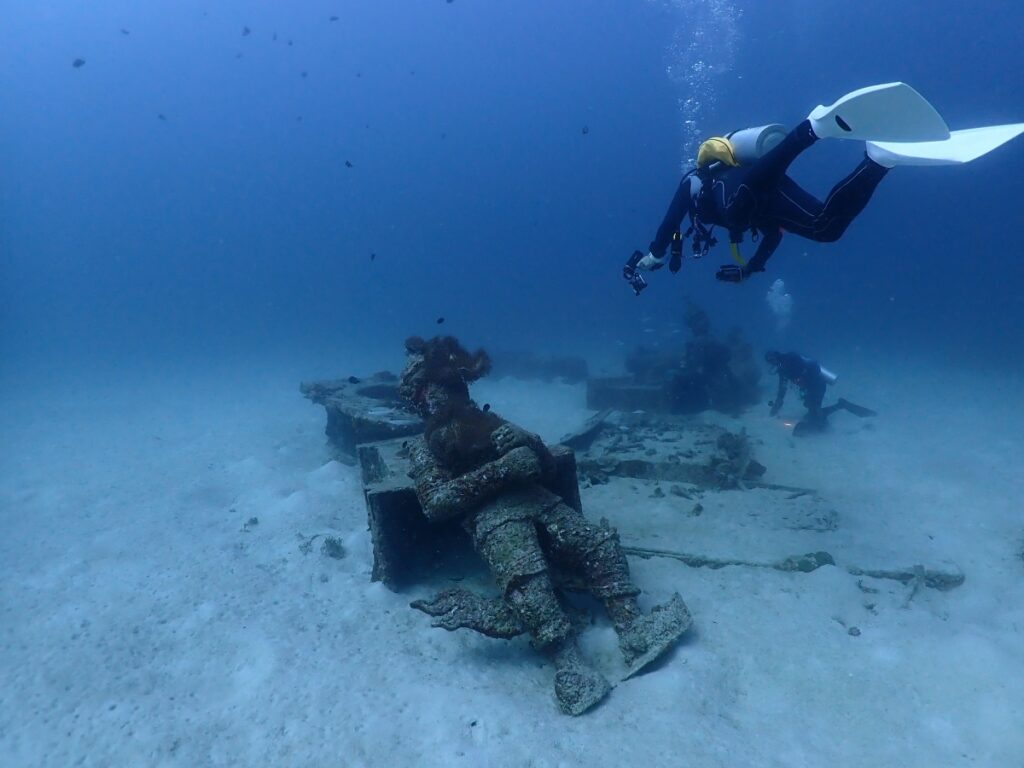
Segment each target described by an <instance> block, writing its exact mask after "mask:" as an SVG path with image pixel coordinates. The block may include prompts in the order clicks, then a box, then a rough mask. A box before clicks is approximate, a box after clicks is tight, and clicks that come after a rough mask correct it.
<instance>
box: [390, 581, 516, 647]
mask: <svg viewBox="0 0 1024 768" xmlns="http://www.w3.org/2000/svg"><path fill="white" fill-rule="evenodd" d="M410 606H411V607H413V608H415V609H416V610H418V611H423V612H424V613H425V614H427V615H428V616H433V617H434V620H433V621H432V622H430V623H431V625H432V626H434V627H438V628H440V629H447V630H448V631H449V632H451V631H452V630H456V629H460V628H462V627H465V628H466V629H472V630H475V631H477V632H480V633H482V634H484V635H487V636H488V637H498V638H505V639H507V638H511V637H515V636H516V635H519V634H521V633H522V632H524V631H525V628H524V627H523V625H522V624H520V623H519V619H518V618H517V617H516V615H515V613H514V612H513V611H512V610H511V609H510V608H509V607H508V606H507V605H506V604H505V602H504V601H503V600H502V599H501V598H494V599H492V600H487V599H484V598H482V597H480V596H479V595H474V594H473V593H472V592H468V591H466V590H464V589H448V590H445V591H444V592H441V593H440V594H438V595H436V596H435V597H434V598H433V599H432V600H414V601H413V602H412V603H410Z"/></svg>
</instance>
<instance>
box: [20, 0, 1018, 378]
mask: <svg viewBox="0 0 1024 768" xmlns="http://www.w3.org/2000/svg"><path fill="white" fill-rule="evenodd" d="M2 6H3V16H4V19H5V21H4V24H3V25H2V27H0V100H2V109H0V169H2V171H0V292H2V293H0V313H2V314H0V344H2V351H3V365H4V367H5V369H6V371H5V374H7V375H11V374H12V371H24V370H28V369H30V368H31V369H36V370H47V371H57V370H59V371H65V372H66V371H71V370H74V369H75V368H76V367H88V366H95V365H101V364H102V365H112V366H115V367H116V366H119V365H129V364H131V363H134V362H137V361H141V360H172V359H181V360H186V359H188V360H202V359H205V358H218V357H223V356H224V355H233V354H251V355H267V356H269V355H272V354H275V353H281V354H288V355H292V356H298V357H302V356H303V355H308V359H309V360H316V361H318V362H317V365H320V364H321V363H322V362H323V361H327V360H330V359H338V360H339V366H340V360H341V358H343V357H344V355H345V354H347V353H348V352H351V351H352V350H353V349H356V348H358V349H359V350H361V351H363V352H365V351H367V350H370V351H373V352H379V353H380V355H381V356H382V359H384V360H394V361H395V364H399V363H400V361H401V341H402V339H403V338H404V337H405V336H406V335H408V334H411V333H418V334H431V333H434V332H435V331H437V330H443V331H446V332H450V333H454V334H457V335H459V336H460V337H462V338H463V339H464V340H465V341H466V342H467V343H474V344H475V343H483V344H488V345H496V346H502V347H525V346H530V347H534V348H537V349H542V350H551V351H580V352H582V353H584V354H587V355H589V356H594V357H601V356H605V357H607V358H608V359H609V360H613V359H614V358H615V357H616V356H617V355H619V354H620V350H621V349H623V348H624V347H628V346H629V345H631V344H632V343H633V342H634V341H635V340H637V339H642V338H643V336H642V332H643V330H644V328H645V327H647V326H649V325H650V324H652V323H653V324H654V325H655V326H658V327H660V326H662V325H663V324H666V323H668V322H670V321H673V320H678V319H679V315H680V309H679V307H680V304H681V302H682V299H683V298H684V297H689V298H692V299H694V300H696V301H698V302H700V303H701V304H703V305H704V306H705V307H706V308H707V309H708V311H709V312H710V313H711V315H712V317H713V319H714V320H715V322H716V323H717V324H720V325H721V326H722V327H724V326H726V325H731V324H740V325H742V326H743V327H744V328H745V329H746V330H747V332H748V334H749V335H750V336H751V337H752V338H753V339H754V340H755V341H756V342H757V343H758V344H764V345H767V344H774V345H779V344H783V345H786V344H788V345H789V346H798V347H801V348H806V349H807V350H808V351H809V352H811V353H813V354H817V355H819V356H824V357H827V356H828V351H829V350H830V349H835V348H839V347H841V346H842V347H847V348H849V347H851V346H854V345H856V346H858V347H860V348H864V349H880V350H887V351H888V350H892V349H903V348H906V347H907V345H913V348H914V349H916V350H919V351H921V352H922V353H923V354H928V355H932V356H940V357H949V356H952V357H969V358H970V359H971V360H972V361H978V362H980V363H981V364H983V365H993V366H995V365H1000V364H1003V363H1007V362H1010V363H1011V364H1016V363H1017V359H1016V358H1017V357H1018V356H1019V355H1017V354H1016V353H1019V352H1020V351H1021V349H1022V345H1021V342H1020V340H1019V337H1018V336H1017V334H1016V331H1015V329H1016V328H1017V327H1018V325H1019V323H1020V321H1021V318H1022V315H1024V308H1022V303H1021V300H1020V291H1021V286H1022V285H1024V266H1022V262H1021V259H1020V258H1019V254H1020V247H1021V246H1020V243H1021V236H1022V232H1024V214H1022V213H1021V197H1022V188H1021V178H1022V176H1024V141H1020V140H1019V141H1017V142H1015V143H1013V144H1011V145H1008V146H1006V147H1003V148H1002V149H1000V150H999V151H997V152H994V153H992V154H991V155H989V156H987V157H984V158H982V159H980V160H978V161H977V162H975V163H973V164H971V165H970V166H967V167H961V168H937V169H936V168H926V169H898V170H897V171H895V172H894V173H892V174H890V177H889V178H888V179H887V180H886V181H885V182H884V183H883V185H882V186H881V188H880V189H879V190H878V192H877V194H876V196H875V198H874V200H873V201H872V203H871V205H870V206H869V208H868V209H867V210H866V212H865V213H864V214H863V215H862V217H861V218H860V220H858V221H857V222H856V223H855V224H854V226H852V227H851V229H850V230H849V232H848V233H847V235H846V236H845V237H844V239H843V240H842V241H841V242H839V243H836V244H831V245H818V244H815V243H809V242H805V241H800V240H798V239H797V238H795V237H790V238H787V240H786V242H784V244H783V246H782V247H781V249H780V250H779V252H778V253H777V254H776V256H775V257H774V259H773V260H772V261H771V263H770V264H769V272H768V274H767V275H762V276H759V277H758V278H757V279H756V280H754V281H751V282H750V283H747V284H745V285H742V286H738V287H737V286H728V285H720V284H717V283H716V282H715V281H714V279H713V273H714V268H715V267H716V266H717V264H718V263H719V262H725V261H726V260H727V259H726V258H725V257H726V254H725V253H724V252H723V250H722V247H721V246H720V247H719V251H718V252H716V253H713V254H712V255H711V256H710V257H709V258H708V259H707V261H705V262H704V263H693V262H689V263H687V264H686V265H685V267H684V269H683V271H682V272H681V273H680V274H679V275H677V276H674V277H673V276H670V275H668V274H667V272H665V273H660V274H658V275H655V276H654V277H653V279H652V285H651V287H650V289H649V290H648V291H647V292H646V293H645V294H644V295H643V296H642V297H640V298H635V297H634V296H633V295H632V293H631V292H630V291H629V289H628V287H627V286H626V284H625V283H624V282H623V281H622V279H621V277H620V267H621V264H622V262H623V261H624V260H625V258H626V257H627V256H628V255H629V253H630V252H631V251H632V250H633V249H634V248H641V249H646V245H647V243H648V242H649V241H650V239H651V237H652V235H653V232H654V229H655V228H656V227H657V225H658V223H659V222H660V220H661V216H662V215H663V213H664V209H665V208H666V206H667V205H668V202H669V200H670V198H671V196H672V193H673V191H674V189H675V186H676V184H677V182H678V177H679V174H680V172H681V170H683V169H684V167H685V165H686V160H687V158H689V157H692V156H693V154H694V152H695V145H694V139H695V138H699V137H703V136H706V135H712V134H717V133H722V132H725V131H727V130H731V129H734V128H737V127H742V126H745V125H751V124H760V123H764V122H767V121H778V122H782V123H785V124H787V125H791V124H794V123H795V122H797V121H798V120H800V119H801V118H803V117H804V116H805V115H806V114H807V112H808V111H809V110H810V109H811V108H812V107H813V106H815V105H816V104H818V103H821V102H830V101H832V100H833V99H835V98H836V97H838V96H839V95H841V94H842V93H845V92H846V91H848V90H851V89H853V88H855V87H859V86H862V85H865V84H869V83H874V82H885V81H890V80H897V79H898V80H904V81H906V82H909V83H911V84H912V85H914V86H915V87H916V88H917V89H918V90H920V91H921V92H922V93H923V94H925V95H926V96H927V97H928V98H929V99H930V100H931V101H932V102H933V103H934V104H935V105H936V106H937V108H938V109H939V110H940V111H941V112H942V114H943V115H944V116H945V117H946V119H947V121H948V122H949V123H950V125H951V127H953V128H961V127H970V126H976V125H985V124H992V123H1005V122H1014V121H1021V120H1024V79H1022V78H1021V77H1019V72H1021V71H1024V50H1022V46H1021V45H1020V39H1019V30H1020V27H1021V23H1022V17H1024V12H1022V11H1021V10H1020V5H1019V4H1018V3H1013V2H1009V1H1008V0H1005V1H1004V0H985V1H984V2H980V3H973V4H970V5H968V4H964V3H962V2H955V1H954V0H935V2H932V3H929V4H928V7H927V9H923V8H922V7H921V6H920V5H919V4H894V3H891V2H882V0H866V1H864V2H858V3H826V2H819V3H810V2H806V1H805V0H800V1H799V2H796V1H790V2H786V3H753V2H739V0H736V1H735V2H726V1H724V0H677V1H676V2H644V1H642V0H592V1H591V2H588V3H586V5H585V6H584V5H583V4H581V3H579V2H568V1H567V0H555V1H552V0H544V2H541V1H540V0H530V1H527V2H516V3H495V2H488V3H484V2H479V1H478V0H455V2H452V3H446V2H444V0H429V1H428V0H423V1H421V2H411V1H409V0H406V1H404V2H399V1H398V0H375V2H372V3H368V2H367V3H353V2H343V1H340V0H334V1H333V2H321V1H320V0H317V1H315V2H305V3H302V4H300V5H299V6H297V7H293V6H291V5H290V4H289V6H288V8H287V9H286V5H285V4H282V3H273V2H256V3H241V2H217V3H214V2H210V0H203V1H202V2H200V1H198V0H178V1H176V2H173V3H170V2H158V3H145V4H140V3H131V2H126V1H122V2H118V1H116V0H104V1H103V2H94V3H88V4H86V3H73V2H45V3H35V2H32V3H29V2H15V1H14V0H6V1H5V2H3V3H2ZM332 15H334V16H338V17H339V18H338V19H337V20H336V21H331V20H330V17H331V16H332ZM244 27H248V28H249V29H250V30H251V33H250V34H249V35H243V28H244ZM122 28H123V29H124V30H127V31H128V32H129V34H123V33H122V32H121V31H120V30H121V29H122ZM275 36H276V40H275V39H274V38H275ZM79 57H80V58H82V59H84V60H85V64H84V65H83V66H81V67H79V68H75V67H73V66H72V61H73V60H74V59H76V58H79ZM303 73H306V76H305V77H304V76H303ZM160 115H162V116H163V118H164V119H161V118H160V117H159V116H160ZM684 121H690V122H689V123H686V122H684ZM584 128H585V129H586V132H584ZM861 151H862V146H861V145H859V144H856V143H854V142H849V143H846V142H823V143H822V144H821V145H819V146H817V147H814V148H813V149H812V150H811V151H809V152H808V153H807V154H806V155H805V156H804V157H802V158H801V159H800V160H799V161H798V163H797V165H796V166H795V167H794V169H793V172H794V175H795V176H796V178H797V179H798V180H799V181H801V182H802V183H804V184H805V185H806V186H807V187H808V188H809V189H810V190H812V191H814V192H815V193H817V194H818V195H819V196H821V195H824V194H825V193H826V192H827V190H828V189H829V187H830V186H831V185H832V183H834V182H835V181H836V180H837V179H839V178H841V177H842V175H844V174H845V173H846V172H847V171H848V170H849V169H850V168H852V167H853V165H855V164H856V163H857V162H858V160H859V157H860V153H861ZM346 161H348V162H349V163H351V167H347V166H346ZM371 254H376V256H375V258H373V259H372V260H371ZM709 262H710V263H709ZM776 277H781V278H783V279H784V280H785V281H786V285H787V287H788V290H789V291H790V292H791V294H792V295H793V298H794V305H795V309H794V316H793V321H792V323H791V325H790V327H789V329H788V330H787V331H786V336H785V337H782V338H780V337H779V335H778V333H777V332H776V331H775V330H774V325H773V323H772V318H771V315H770V312H769V310H768V308H767V305H766V303H765V301H764V293H765V291H766V290H767V288H768V286H769V285H770V283H771V281H772V280H773V279H775V278H776ZM440 316H443V317H444V318H445V319H446V320H445V324H444V325H443V326H442V327H439V326H438V325H436V319H437V318H438V317H440ZM645 318H646V319H645ZM1008 352H1010V353H1011V354H1009V355H1008V354H1007V353H1008ZM333 372H334V371H332V370H318V371H310V373H320V374H324V375H327V374H330V373H333Z"/></svg>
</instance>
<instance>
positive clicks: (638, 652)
mask: <svg viewBox="0 0 1024 768" xmlns="http://www.w3.org/2000/svg"><path fill="white" fill-rule="evenodd" d="M691 624H693V617H692V616H691V615H690V611H689V609H688V608H687V607H686V603H684V602H683V598H681V597H680V596H679V594H678V593H676V594H674V595H672V599H671V600H669V601H668V602H667V603H665V604H664V605H659V606H656V607H655V608H653V609H652V610H651V612H650V613H649V614H647V615H646V616H639V617H638V618H636V619H635V620H634V621H633V622H632V623H631V624H630V625H629V626H628V627H626V628H625V629H624V630H623V631H621V632H620V633H619V648H620V649H622V657H623V659H625V661H626V666H627V667H629V671H628V672H627V673H626V676H625V677H624V678H623V679H624V680H628V679H629V678H631V677H633V676H634V675H636V674H639V673H640V672H641V671H643V670H644V669H645V668H646V667H648V666H650V665H651V664H652V663H653V662H654V661H656V660H657V659H659V658H660V657H661V656H662V654H664V653H665V652H666V651H667V650H668V649H669V648H671V647H672V646H673V645H675V644H676V641H677V640H678V639H679V638H680V637H681V636H682V635H683V633H684V632H686V630H688V629H689V628H690V625H691Z"/></svg>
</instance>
